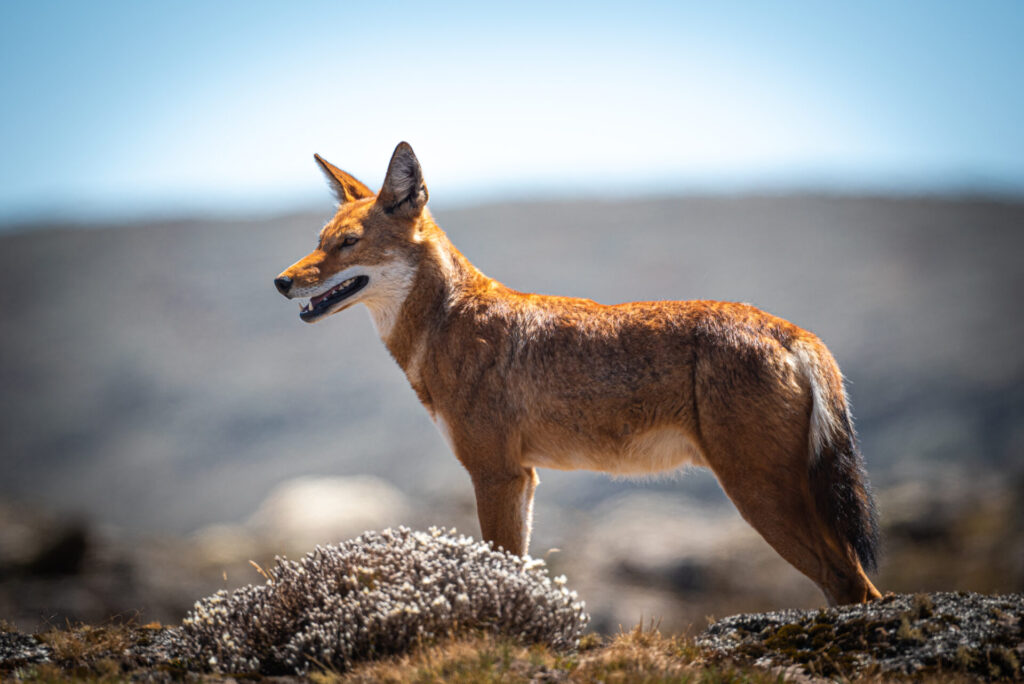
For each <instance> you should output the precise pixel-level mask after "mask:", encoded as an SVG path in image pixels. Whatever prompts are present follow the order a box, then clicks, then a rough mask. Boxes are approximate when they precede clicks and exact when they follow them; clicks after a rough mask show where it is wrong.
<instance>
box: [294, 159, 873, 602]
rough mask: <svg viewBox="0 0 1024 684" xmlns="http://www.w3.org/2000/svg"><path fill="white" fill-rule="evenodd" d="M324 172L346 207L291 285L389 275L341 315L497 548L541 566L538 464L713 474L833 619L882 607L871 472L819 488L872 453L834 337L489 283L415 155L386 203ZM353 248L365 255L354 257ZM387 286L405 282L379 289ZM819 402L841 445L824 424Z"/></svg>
mask: <svg viewBox="0 0 1024 684" xmlns="http://www.w3.org/2000/svg"><path fill="white" fill-rule="evenodd" d="M318 161H320V162H321V166H322V168H324V169H325V171H326V172H327V173H328V174H329V175H330V176H329V177H331V178H333V181H332V186H333V187H334V188H335V191H336V194H337V195H338V198H339V201H341V204H340V205H339V208H338V211H337V214H336V215H335V216H334V218H333V219H332V220H331V221H330V222H329V223H328V224H327V226H326V227H325V228H324V229H323V231H322V233H321V239H320V244H319V246H318V248H317V249H316V250H314V251H313V252H312V253H311V254H310V255H308V256H307V257H305V258H303V259H302V260H300V261H299V262H297V263H296V264H294V265H293V266H291V267H290V268H288V269H287V270H285V271H284V272H283V273H282V274H281V276H279V277H288V278H291V279H292V280H293V281H294V282H295V287H296V288H297V289H298V290H301V291H304V292H314V291H316V290H317V288H318V287H320V288H325V287H328V286H329V284H330V283H329V282H328V281H329V279H330V278H332V277H334V276H335V275H336V274H346V273H356V272H361V271H360V269H377V270H373V271H371V270H367V271H366V272H367V273H370V272H372V273H374V274H375V275H374V276H372V277H371V278H370V284H369V285H367V286H366V288H365V290H363V291H361V292H359V293H356V294H355V295H353V296H352V298H351V300H345V301H343V302H342V303H341V305H339V306H338V307H337V308H336V309H334V310H332V311H331V312H330V313H335V312H336V311H340V310H342V309H344V308H347V307H348V306H351V305H352V304H353V303H356V302H358V301H365V302H366V303H367V305H368V306H369V307H370V309H371V312H372V313H373V314H374V316H375V320H377V322H378V330H379V331H380V333H381V336H382V339H383V341H384V343H385V345H386V346H387V348H388V350H389V352H390V353H391V355H392V356H393V357H394V358H395V360H396V361H397V362H398V364H399V365H400V366H401V367H402V369H403V370H404V371H405V373H406V375H407V377H408V379H409V382H410V384H411V385H412V387H413V389H414V390H415V391H416V394H417V396H418V397H419V399H420V401H421V402H422V403H423V405H424V406H425V407H426V409H427V410H428V412H429V413H430V415H431V417H432V418H434V420H435V421H437V422H438V424H439V426H440V427H441V429H442V432H444V433H445V435H446V437H447V438H448V440H449V442H450V445H451V447H452V450H453V451H454V452H455V455H456V457H457V458H458V459H459V460H460V461H461V462H462V464H463V465H464V466H465V467H466V469H467V470H468V471H469V474H470V477H471V479H472V482H473V486H474V489H475V492H476V497H477V510H478V515H479V519H480V526H481V531H482V534H483V536H484V538H485V539H487V540H489V541H492V542H494V543H495V544H497V545H499V546H502V547H504V548H505V549H507V550H510V551H513V552H515V553H520V554H522V553H525V552H526V550H527V545H528V541H529V530H530V509H531V505H532V499H533V490H534V487H535V486H536V484H537V477H536V471H535V468H536V467H553V468H562V469H575V468H586V469H593V470H604V471H610V472H626V473H642V472H652V471H657V470H663V469H670V468H674V467H678V466H680V465H683V464H686V463H695V464H698V465H703V466H707V467H709V468H710V469H711V470H712V471H713V472H714V473H715V475H716V476H717V477H718V479H719V482H720V483H721V485H722V487H723V489H724V490H725V492H726V494H727V495H728V496H729V497H730V498H731V499H732V500H733V502H735V504H736V507H737V508H738V509H739V511H740V513H741V515H743V517H744V518H745V519H746V520H747V521H748V522H749V523H750V524H751V525H753V526H754V527H755V528H756V529H757V530H758V532H760V533H761V534H762V536H764V538H765V539H766V540H767V541H768V543H770V544H771V545H772V546H773V547H774V548H775V549H776V550H777V551H778V552H779V553H780V554H781V555H782V556H783V557H784V558H786V560H788V561H789V562H790V563H792V564H793V565H794V566H795V567H796V568H797V569H798V570H800V571H801V572H802V573H804V574H805V575H807V576H808V577H810V578H811V579H812V580H813V581H815V582H816V583H817V584H818V586H819V587H821V589H822V590H823V591H824V592H825V595H826V597H827V598H828V599H829V601H830V602H831V603H844V602H854V601H864V600H867V599H870V598H873V597H877V596H879V593H878V591H877V590H876V589H875V587H874V586H873V585H872V584H871V582H870V580H869V579H868V578H867V576H866V575H865V573H864V570H863V568H862V567H861V564H860V561H859V559H858V553H860V552H861V548H862V547H861V546H857V542H858V541H859V538H858V535H861V533H862V532H864V531H865V530H867V531H869V532H873V520H870V519H868V518H869V517H870V511H871V505H870V494H869V493H868V490H867V488H866V483H865V482H863V481H862V478H861V475H860V471H859V470H857V468H856V467H853V466H850V465H849V464H850V463H854V465H856V461H855V459H854V460H853V461H850V460H849V459H847V460H841V459H840V460H834V459H833V460H832V461H828V463H829V465H830V466H833V467H832V469H831V470H828V471H827V472H824V471H823V472H824V474H823V475H821V478H824V479H821V480H820V481H821V482H824V484H823V485H822V484H820V482H819V480H815V479H813V478H812V477H811V475H810V472H811V471H812V469H813V468H814V467H817V465H815V464H817V462H818V461H817V460H816V459H823V458H831V456H829V454H831V453H832V452H828V451H827V450H828V449H832V450H833V451H836V450H839V451H842V449H846V450H847V451H848V450H849V448H855V446H854V445H853V442H852V431H851V430H850V429H849V422H848V420H846V422H845V423H844V422H843V421H842V420H841V418H845V417H846V403H845V396H844V393H843V387H842V378H841V376H840V374H839V369H838V367H837V366H836V364H835V361H834V360H833V359H832V356H831V355H830V354H829V352H828V350H827V349H826V348H825V346H824V345H823V344H822V343H821V341H820V340H818V338H816V337H815V336H814V335H812V334H811V333H809V332H807V331H805V330H802V329H800V328H798V327H796V326H795V325H793V324H791V323H788V322H787V321H784V320H782V319H780V318H777V317H775V316H772V315H770V314H767V313H765V312H763V311H760V310H758V309H756V308H754V307H752V306H749V305H746V304H734V303H727V302H712V301H687V302H636V303H629V304H620V305H616V306H605V305H602V304H598V303H596V302H593V301H590V300H584V299H573V298H567V297H550V296H544V295H537V294H528V293H522V292H517V291H515V290H512V289H510V288H507V287H505V286H504V285H502V284H501V283H499V282H497V281H495V280H493V279H491V278H488V277H487V276H485V275H484V274H482V273H481V272H480V271H478V270H477V269H476V268H475V267H474V266H473V265H472V264H471V263H470V262H469V261H468V260H467V259H466V258H465V257H464V256H463V255H462V254H461V253H460V252H459V251H458V250H457V249H456V248H455V247H454V246H453V245H452V244H451V242H449V240H448V238H447V237H446V236H445V234H444V233H443V232H442V230H441V229H440V228H439V227H438V226H437V224H436V223H435V222H434V220H433V218H432V217H431V215H430V212H429V211H428V210H427V209H426V208H425V203H426V198H427V193H426V187H425V185H424V184H423V181H422V173H421V171H420V167H419V163H418V161H417V160H416V158H415V155H414V154H413V153H412V149H411V148H409V147H408V145H405V144H404V143H403V144H402V145H400V146H399V147H398V148H397V149H396V151H395V155H394V157H393V158H392V162H391V165H390V167H389V171H388V177H387V178H386V179H385V182H384V187H383V188H382V189H381V191H380V193H378V195H377V196H376V197H375V196H373V195H372V194H371V193H370V192H369V190H366V189H365V186H363V185H362V184H361V183H359V182H358V181H356V180H355V179H354V178H352V177H351V176H349V175H348V174H346V173H345V172H343V171H340V170H339V169H336V168H335V167H333V166H330V165H328V164H326V162H323V161H322V160H320V159H319V157H318ZM346 237H357V238H358V239H359V242H358V243H356V244H354V245H352V246H349V247H343V246H339V245H341V244H342V242H343V241H344V239H345V238H346ZM375 279H376V280H377V281H381V280H382V279H383V281H384V282H385V283H388V284H387V285H386V287H385V286H378V290H374V289H373V288H374V281H375ZM396 283H397V284H396ZM382 292H384V294H381V293H382ZM814 392H820V393H821V398H822V399H823V403H822V406H825V407H827V415H825V416H824V418H825V419H827V421H826V422H823V423H822V424H823V425H827V426H828V428H827V429H819V428H815V427H814V426H812V407H813V405H814V396H815V395H814ZM839 412H841V413H842V416H839V415H838V413H839ZM843 425H845V426H846V427H845V431H844V428H843V427H842V426H843ZM837 426H838V427H837ZM813 430H817V433H815V434H817V436H818V437H819V438H820V439H821V443H822V444H823V445H824V446H823V449H824V450H825V451H826V452H827V453H825V454H824V455H821V454H816V453H814V449H813V447H812V444H813V441H814V435H812V431H813ZM843 440H846V441H845V442H844V441H843ZM844 445H845V446H844ZM848 447H849V448H848ZM823 453H824V452H823ZM844 453H845V452H844ZM851 458H852V457H851ZM822 487H824V489H822ZM832 487H835V491H844V492H845V491H847V490H849V491H852V492H854V494H855V497H854V498H853V504H852V506H853V508H854V509H856V510H854V511H853V512H850V511H846V510H840V509H836V510H835V511H833V510H832V508H834V507H832V506H831V504H829V503H828V502H829V498H828V497H830V496H831V495H832V494H831V491H832V489H831V488H832ZM856 497H861V499H860V502H861V503H862V504H863V506H862V507H861V508H857V501H858V499H856ZM847 498H849V497H847ZM822 501H824V502H825V504H823V503H822ZM843 501H844V502H845V501H846V499H844V500H843ZM823 509H828V510H823ZM843 515H846V516H847V518H849V519H850V520H852V522H849V521H847V522H849V524H847V525H846V527H844V526H843V525H844V522H843V518H842V516H843ZM865 516H867V518H866V517H865ZM851 529H852V530H853V531H852V532H851V531H850V530H851ZM861 536H863V535H861ZM862 546H863V545H862ZM867 547H870V548H869V550H870V551H871V552H873V546H872V545H871V544H867ZM861 557H864V556H861Z"/></svg>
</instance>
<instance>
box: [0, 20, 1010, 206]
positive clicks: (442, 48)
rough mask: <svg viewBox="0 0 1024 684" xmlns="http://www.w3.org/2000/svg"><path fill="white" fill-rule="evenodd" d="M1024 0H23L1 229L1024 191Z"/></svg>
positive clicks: (0, 50) (9, 26) (0, 32)
mask: <svg viewBox="0 0 1024 684" xmlns="http://www.w3.org/2000/svg"><path fill="white" fill-rule="evenodd" d="M1022 36H1024V3H1020V2H986V1H979V2H962V3H947V2H897V3H891V2H888V3H883V2H864V3H834V2H829V3H825V2H802V1H794V2H773V3H767V2H764V3H756V2H749V3H740V2H715V3H709V2H701V3H683V2H673V3H653V2H634V3H612V4H607V5H604V4H601V3H593V2H586V3H559V4H557V6H548V4H547V3H536V4H534V3H517V4H514V5H509V6H498V5H491V4H488V3H468V2H467V3H449V4H443V3H415V4H407V3H360V4H358V5H353V4H351V3H335V2H296V3H269V2H215V3H201V2H187V1H181V2H91V3H83V2H46V1H42V2H27V1H25V2H16V1H11V2H4V3H2V4H0V61H2V64H3V68H2V70H0V92H3V100H2V109H0V135H2V136H3V137H2V155H0V221H3V220H23V219H26V218H33V217H45V216H51V215H56V216H82V217H93V218H94V217H105V216H111V215H118V214H140V213H146V212H160V213H165V214H167V213H170V214H189V213H195V212H200V213H202V212H209V211H215V212H226V213H232V212H242V213H259V212H264V211H282V210H288V209H290V208H294V207H300V206H303V207H305V206H316V203H317V202H323V201H325V198H326V195H325V193H324V190H323V188H322V185H321V181H320V178H319V176H318V174H317V171H316V169H315V167H314V166H313V163H312V154H313V152H320V153H321V154H322V155H324V156H325V157H327V158H328V159H329V160H331V161H333V162H334V163H336V164H337V165H339V166H341V167H342V168H345V169H347V170H349V171H351V172H353V173H355V174H356V175H357V176H360V177H361V178H363V180H365V181H366V182H367V183H368V184H370V185H371V186H376V185H377V184H379V182H380V180H381V177H382V175H383V171H384V168H385V166H386V163H387V159H388V156H389V155H390V153H391V150H392V149H393V147H394V145H395V144H396V143H397V142H398V141H399V140H403V139H404V140H408V141H410V142H411V143H412V144H413V146H414V147H415V149H416V151H417V154H418V155H419V157H420V159H421V161H422V162H423V165H424V168H425V171H426V173H427V182H428V185H429V186H430V189H431V195H432V201H434V202H436V203H444V204H449V205H451V204H458V203H465V202H474V201H481V200H484V199H492V198H503V197H510V198H518V197H530V196H557V195H562V194H587V195H602V194H610V195H629V194H648V193H665V192H694V191H696V192H705V191H713V192H719V191H727V192H731V191H737V190H756V191H776V190H787V189H800V188H812V189H814V188H818V189H832V190H835V189H838V190H849V191H863V190H868V191H883V192H922V191H923V192H935V191H949V190H953V191H963V190H968V191H981V192H997V193H1014V194H1020V193H1024V126H1022V125H1021V121H1024V74H1022V71H1024V38H1022Z"/></svg>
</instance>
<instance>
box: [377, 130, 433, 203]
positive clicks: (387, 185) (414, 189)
mask: <svg viewBox="0 0 1024 684" xmlns="http://www.w3.org/2000/svg"><path fill="white" fill-rule="evenodd" d="M427 197H428V195H427V185H426V183H424V182H423V169H421V168H420V162H419V160H418V159H416V154H415V153H414V152H413V151H412V147H411V146H410V145H409V143H407V142H402V143H398V147H396V148H395V153H394V154H393V155H391V163H390V164H388V173H387V176H385V177H384V185H383V186H382V187H381V189H380V192H379V193H377V203H378V204H380V205H381V206H382V207H384V211H386V212H387V213H389V214H398V215H400V216H408V217H413V216H417V215H419V213H420V212H421V211H423V207H425V206H426V204H427Z"/></svg>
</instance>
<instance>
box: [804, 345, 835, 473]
mask: <svg viewBox="0 0 1024 684" xmlns="http://www.w3.org/2000/svg"><path fill="white" fill-rule="evenodd" d="M793 355H794V356H796V360H797V363H798V364H799V366H800V369H801V370H802V371H803V374H804V377H806V378H807V380H808V382H809V383H810V386H811V400H812V403H811V430H810V433H811V434H810V442H809V449H810V457H811V458H812V459H813V458H816V457H817V456H818V455H819V454H820V453H821V451H822V449H824V447H825V444H826V443H827V442H828V440H829V437H830V436H831V435H833V434H835V432H836V428H837V427H838V424H839V417H838V416H836V415H833V413H832V411H830V410H829V401H828V399H829V397H828V396H827V395H826V391H827V390H826V388H824V387H822V386H821V383H820V382H819V381H818V374H817V372H816V368H817V359H815V358H814V356H813V354H812V352H810V351H809V350H807V349H805V348H803V347H797V348H796V349H794V350H793Z"/></svg>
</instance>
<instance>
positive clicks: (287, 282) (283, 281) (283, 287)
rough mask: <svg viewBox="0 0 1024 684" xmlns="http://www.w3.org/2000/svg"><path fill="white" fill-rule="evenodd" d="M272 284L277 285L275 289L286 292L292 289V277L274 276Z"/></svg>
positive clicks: (282, 292)
mask: <svg viewBox="0 0 1024 684" xmlns="http://www.w3.org/2000/svg"><path fill="white" fill-rule="evenodd" d="M274 285H276V286H277V290H278V292H280V293H281V294H288V290H290V289H292V279H291V278H289V277H288V276H281V277H280V278H274Z"/></svg>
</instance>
